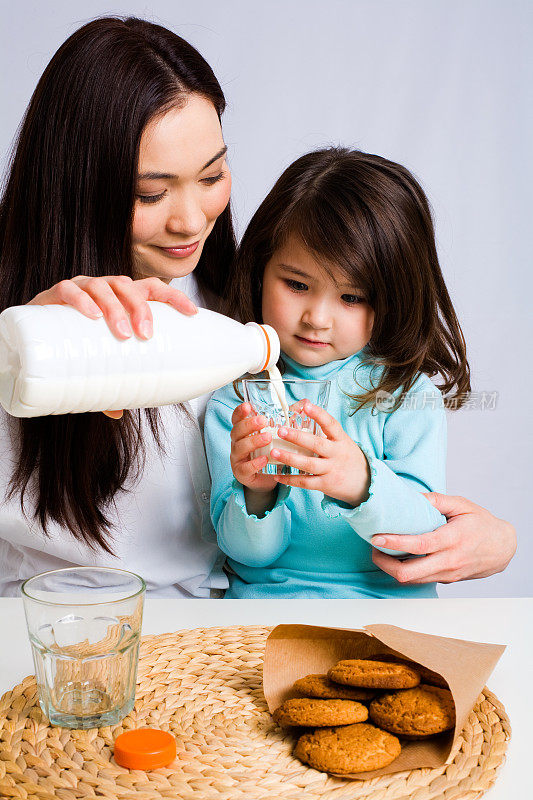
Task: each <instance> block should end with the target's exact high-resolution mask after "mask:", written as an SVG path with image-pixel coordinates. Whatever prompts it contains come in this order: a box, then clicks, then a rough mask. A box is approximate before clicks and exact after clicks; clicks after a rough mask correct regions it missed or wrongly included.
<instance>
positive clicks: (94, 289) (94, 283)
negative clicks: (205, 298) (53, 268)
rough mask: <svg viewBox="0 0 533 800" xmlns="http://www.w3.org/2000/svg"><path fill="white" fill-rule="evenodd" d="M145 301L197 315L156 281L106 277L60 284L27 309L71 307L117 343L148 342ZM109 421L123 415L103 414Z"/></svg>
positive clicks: (180, 294) (176, 292) (190, 304)
mask: <svg viewBox="0 0 533 800" xmlns="http://www.w3.org/2000/svg"><path fill="white" fill-rule="evenodd" d="M148 300H159V301H160V302H162V303H168V304H169V305H171V306H173V307H174V308H176V309H177V310H178V311H181V313H182V314H188V315H191V314H196V312H197V311H198V309H197V308H196V306H195V305H194V303H193V302H192V301H191V300H189V298H188V297H186V296H185V295H184V294H183V292H180V291H179V290H178V289H174V288H172V287H171V286H168V285H167V284H166V283H164V282H163V281H162V280H160V279H159V278H142V279H140V280H137V281H134V280H132V279H131V278H128V276H127V275H106V276H105V277H102V278H89V277H87V276H85V275H78V276H76V277H75V278H71V279H70V280H64V281H60V283H56V284H55V285H54V286H52V288H51V289H47V290H46V291H45V292H41V293H40V294H38V295H36V297H34V298H33V300H30V302H29V303H28V305H36V306H45V305H52V304H58V305H63V306H72V308H75V309H77V310H78V311H80V312H81V313H82V314H84V315H85V316H86V317H90V318H91V319H97V318H98V317H102V316H103V317H104V319H105V321H106V322H107V324H108V326H109V330H110V331H111V333H112V334H114V336H116V337H117V338H118V339H129V337H130V336H131V335H132V333H135V334H136V335H137V336H139V337H140V338H141V339H149V338H150V337H151V336H152V333H153V318H152V312H151V311H150V306H149V305H148V302H147V301H148ZM103 413H104V414H105V415H106V416H108V417H111V418H112V419H120V417H121V416H122V413H123V412H122V411H104V412H103Z"/></svg>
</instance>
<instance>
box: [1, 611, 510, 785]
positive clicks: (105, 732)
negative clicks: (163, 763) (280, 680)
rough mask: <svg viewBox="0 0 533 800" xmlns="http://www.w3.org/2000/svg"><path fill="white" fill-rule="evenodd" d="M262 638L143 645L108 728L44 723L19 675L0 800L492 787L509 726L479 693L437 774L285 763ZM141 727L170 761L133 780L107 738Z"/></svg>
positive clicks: (250, 632)
mask: <svg viewBox="0 0 533 800" xmlns="http://www.w3.org/2000/svg"><path fill="white" fill-rule="evenodd" d="M269 630H270V629H269V628H264V627H231V628H198V629H196V630H187V631H179V632H177V633H167V634H163V635H161V636H145V637H143V641H142V645H141V659H140V663H139V673H138V684H137V694H136V703H135V708H134V710H133V711H132V712H131V714H129V715H128V716H127V717H126V718H125V719H124V720H122V723H121V724H120V725H117V726H115V727H113V728H110V727H108V728H99V729H93V730H87V731H81V730H80V731H71V730H67V729H66V728H57V727H51V726H49V725H48V722H47V720H46V717H44V715H43V714H42V712H41V710H40V707H39V705H38V702H37V691H36V685H35V678H34V677H33V676H29V677H28V678H26V679H25V680H24V681H23V682H22V683H21V684H19V685H18V686H16V687H15V688H14V689H13V690H12V691H10V692H6V694H4V696H3V697H2V699H1V700H0V798H2V800H3V799H4V798H12V797H16V798H24V800H58V799H59V800H78V798H89V797H99V798H108V800H119V799H120V800H130V799H131V800H159V798H172V800H189V798H190V799H191V800H211V799H213V800H215V799H216V800H251V799H252V798H253V799H254V800H255V798H258V799H259V798H272V800H293V798H294V800H296V798H303V797H305V798H306V799H307V800H318V799H319V798H320V799H321V800H337V798H338V799H339V800H344V798H350V799H351V798H354V800H355V798H365V800H407V798H410V799H411V800H431V798H438V799H439V800H460V799H462V798H465V800H466V799H467V798H468V800H470V799H471V798H476V797H480V796H481V795H482V794H483V793H484V792H485V791H486V790H487V789H488V788H489V787H490V786H491V784H492V783H493V782H494V780H495V778H496V774H497V772H498V769H499V768H500V767H501V765H502V763H503V761H504V760H505V750H506V747H507V741H508V739H509V738H510V725H509V720H508V718H507V715H506V713H505V710H504V708H503V706H502V705H501V703H500V702H499V701H498V699H497V698H496V697H495V696H494V695H493V694H492V693H491V692H490V691H488V689H485V690H484V691H483V693H482V694H481V695H480V696H479V698H478V701H477V703H476V706H475V708H474V710H473V711H472V713H471V714H470V717H469V719H468V722H467V724H466V726H465V729H464V731H463V734H462V737H460V745H459V748H458V749H457V751H456V752H455V755H454V760H453V762H452V763H451V764H449V765H448V766H446V767H441V768H439V769H417V770H412V771H410V772H399V773H395V774H393V775H386V776H382V777H378V778H374V779H372V780H368V781H348V780H343V779H341V778H333V777H330V776H329V775H327V774H325V773H322V772H317V771H316V770H314V769H310V768H308V767H306V766H304V765H303V764H301V763H300V762H299V761H298V760H297V759H295V758H293V756H292V748H293V745H294V739H293V737H292V736H290V735H287V734H284V733H282V732H281V731H280V729H279V728H277V727H276V726H275V725H274V724H273V722H272V718H271V717H270V714H269V713H268V709H267V706H266V703H265V700H264V697H263V692H262V688H261V686H262V677H261V674H262V660H263V653H264V649H265V641H266V637H267V636H268V633H269ZM142 726H153V727H157V728H162V729H164V730H169V731H170V732H171V733H172V734H174V735H175V737H176V740H177V745H178V757H177V759H176V761H175V762H174V763H173V764H172V765H171V766H170V767H168V768H166V769H158V770H153V771H151V772H142V771H137V770H128V769H125V768H122V767H119V766H117V764H115V762H114V760H113V742H114V740H115V739H116V737H117V736H118V735H119V734H120V733H122V732H123V731H124V730H127V729H129V728H138V727H142Z"/></svg>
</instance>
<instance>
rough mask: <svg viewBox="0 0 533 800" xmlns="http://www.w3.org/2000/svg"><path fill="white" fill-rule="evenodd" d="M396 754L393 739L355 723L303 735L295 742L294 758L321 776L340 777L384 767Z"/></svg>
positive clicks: (384, 732) (397, 743) (371, 726)
mask: <svg viewBox="0 0 533 800" xmlns="http://www.w3.org/2000/svg"><path fill="white" fill-rule="evenodd" d="M400 752H401V746H400V742H399V741H398V739H397V738H396V736H392V735H391V734H390V733H387V731H382V730H380V729H379V728H375V727H374V726H373V725H368V724H365V723H359V724H357V725H346V726H344V727H342V728H322V729H321V730H318V731H315V732H314V733H305V734H304V735H303V736H300V738H299V739H298V744H297V745H296V748H295V750H294V755H295V756H296V757H297V758H299V759H300V761H303V763H304V764H309V766H311V767H314V769H318V770H320V771H321V772H334V773H336V774H338V775H344V774H348V773H351V772H369V771H370V770H374V769H381V767H386V766H388V765H389V764H390V763H391V762H392V761H394V759H395V758H397V757H398V756H399V755H400Z"/></svg>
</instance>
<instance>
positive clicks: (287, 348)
mask: <svg viewBox="0 0 533 800" xmlns="http://www.w3.org/2000/svg"><path fill="white" fill-rule="evenodd" d="M328 266H329V265H328ZM332 274H333V277H330V276H329V275H328V273H327V272H326V271H325V269H324V268H323V267H322V266H321V265H320V263H319V262H317V261H316V260H315V258H314V256H313V255H312V254H311V253H310V252H309V251H308V250H306V248H305V247H304V245H303V243H302V242H301V241H300V240H299V239H298V238H297V237H295V236H291V237H289V239H288V240H287V242H286V244H285V245H284V246H283V247H281V248H280V249H279V250H276V252H275V253H274V255H273V256H272V258H271V259H270V261H269V262H268V264H267V265H266V267H265V272H264V275H263V296H262V305H263V322H265V323H266V324H268V325H272V327H273V328H274V329H275V330H276V331H277V333H278V336H279V338H280V342H281V349H282V350H283V351H284V352H285V353H286V354H287V355H288V356H289V357H290V358H292V359H294V360H295V361H297V362H298V363H299V364H303V365H304V366H307V367H318V366H320V365H322V364H327V363H329V362H330V361H337V360H339V359H343V358H348V356H352V355H354V353H358V352H359V350H361V349H362V348H363V347H364V346H365V345H366V344H368V342H369V341H370V337H371V335H372V324H373V321H374V312H373V310H372V309H371V308H370V306H369V305H368V303H367V302H366V301H365V299H364V296H363V294H362V292H361V291H360V289H359V288H358V287H357V286H356V285H354V284H351V283H349V282H347V278H346V276H345V275H343V274H342V273H341V272H340V270H337V271H336V270H333V271H332Z"/></svg>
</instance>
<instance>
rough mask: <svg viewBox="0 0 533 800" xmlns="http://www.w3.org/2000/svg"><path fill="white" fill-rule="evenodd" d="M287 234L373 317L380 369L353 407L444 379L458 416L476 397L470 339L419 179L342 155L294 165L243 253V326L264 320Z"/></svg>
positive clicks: (234, 295)
mask: <svg viewBox="0 0 533 800" xmlns="http://www.w3.org/2000/svg"><path fill="white" fill-rule="evenodd" d="M291 235H294V236H296V237H298V238H299V239H300V240H301V242H302V243H303V245H304V246H305V247H307V248H308V249H309V250H310V251H311V253H312V254H313V255H314V256H315V258H316V259H317V260H318V261H319V262H321V263H322V264H323V265H324V268H325V269H326V270H331V267H337V268H338V269H340V270H341V271H342V272H343V273H344V274H345V275H346V276H347V277H348V278H349V280H350V282H351V283H355V284H356V285H357V286H358V287H360V288H361V289H362V291H363V292H364V293H365V298H366V299H367V301H368V302H369V304H370V306H371V307H372V308H373V310H374V315H375V316H374V325H373V329H372V338H371V340H370V342H369V344H368V346H367V348H366V350H367V353H368V356H367V360H368V361H370V362H371V363H375V364H379V365H382V367H383V370H382V371H381V376H380V379H379V382H378V383H377V384H376V385H375V386H374V387H373V388H371V389H370V390H368V391H366V392H363V393H362V394H358V395H357V396H354V400H355V401H356V405H355V409H357V408H361V407H362V406H363V405H367V404H369V405H375V404H376V402H375V401H376V399H377V394H378V392H380V391H385V392H389V393H391V394H392V393H393V392H395V391H396V390H397V389H399V388H402V391H403V392H408V391H409V389H410V388H411V387H412V386H413V384H414V382H415V380H416V377H417V375H418V373H419V372H423V373H426V374H427V375H429V376H430V377H433V376H435V375H440V376H441V377H442V378H443V383H442V384H441V385H440V386H439V388H440V389H441V391H442V392H443V394H444V395H445V398H444V402H445V404H446V406H447V407H448V408H460V406H461V405H462V404H463V403H464V401H465V399H466V394H467V393H468V392H469V391H470V369H469V365H468V361H467V358H466V345H465V340H464V336H463V332H462V330H461V327H460V325H459V321H458V319H457V316H456V314H455V311H454V308H453V305H452V302H451V300H450V296H449V294H448V291H447V289H446V285H445V283H444V278H443V276H442V272H441V269H440V266H439V260H438V257H437V250H436V247H435V233H434V228H433V221H432V217H431V210H430V207H429V203H428V200H427V198H426V196H425V194H424V192H423V190H422V188H421V186H420V184H419V183H418V182H417V181H416V180H415V178H414V177H413V175H411V173H410V172H409V171H408V170H407V169H405V167H402V166H400V164H396V163H394V162H393V161H388V160H387V159H385V158H381V157H380V156H376V155H371V154H369V153H363V152H361V151H358V150H349V149H346V148H341V147H332V148H328V149H325V150H318V151H315V152H312V153H307V154H306V155H304V156H302V157H301V158H299V159H298V160H297V161H295V162H294V163H293V164H291V166H290V167H288V168H287V169H286V170H285V172H284V173H283V175H282V176H281V177H280V178H279V180H278V181H277V182H276V184H275V185H274V187H273V189H272V190H271V191H270V193H269V194H268V195H267V197H266V198H265V200H264V201H263V202H262V203H261V205H260V206H259V208H258V210H257V211H256V213H255V214H254V216H253V217H252V220H251V221H250V224H249V225H248V228H247V229H246V231H245V233H244V236H243V238H242V241H241V244H240V247H239V251H238V255H237V259H236V262H235V265H234V269H233V273H232V277H231V280H230V282H229V286H228V293H229V301H228V302H229V309H228V310H229V313H231V314H233V315H236V316H237V317H238V318H239V319H241V320H242V322H249V321H253V320H255V321H256V322H261V321H262V315H261V295H262V280H263V273H264V270H265V266H266V264H267V262H268V261H269V259H270V258H271V257H272V255H273V254H274V252H275V251H276V250H277V249H278V248H279V247H281V246H282V245H283V244H284V243H285V242H286V240H287V238H288V237H289V236H291ZM454 388H455V393H452V390H454ZM398 404H399V401H397V403H396V405H395V408H396V407H397V406H398Z"/></svg>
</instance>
